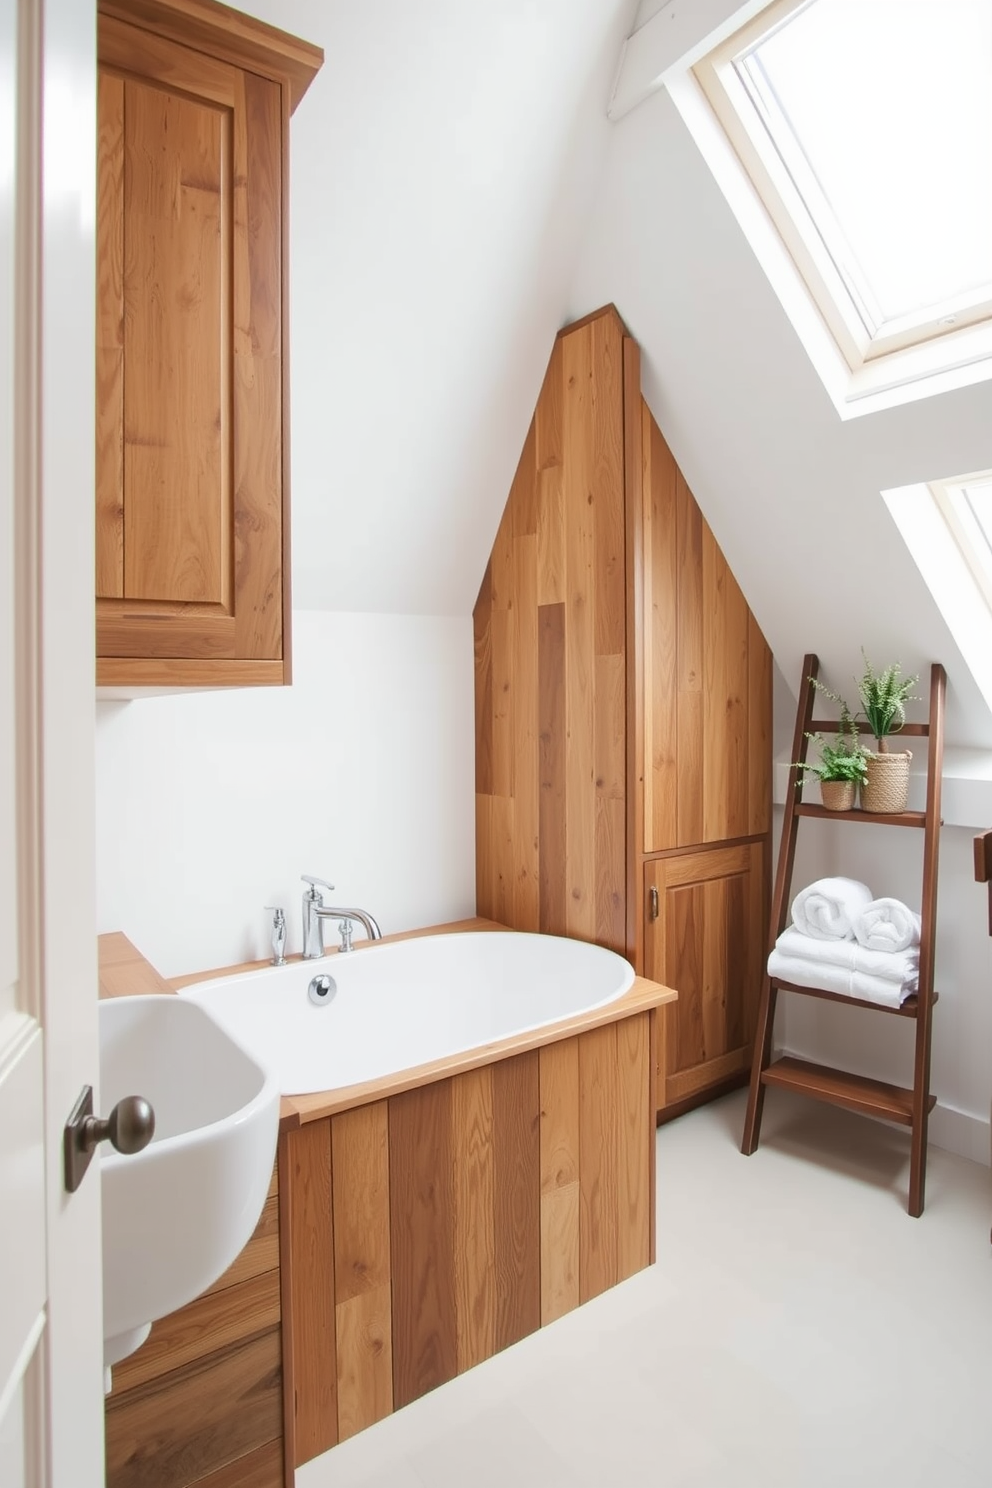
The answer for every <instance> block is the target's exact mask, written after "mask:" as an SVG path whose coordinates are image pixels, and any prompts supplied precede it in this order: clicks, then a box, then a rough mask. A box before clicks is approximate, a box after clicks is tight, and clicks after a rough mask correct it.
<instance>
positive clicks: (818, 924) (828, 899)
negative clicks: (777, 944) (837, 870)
mask: <svg viewBox="0 0 992 1488" xmlns="http://www.w3.org/2000/svg"><path fill="white" fill-rule="evenodd" d="M870 903H871V889H870V888H869V887H868V885H867V884H863V883H861V882H859V880H858V879H856V878H818V879H817V880H816V883H811V884H810V885H809V887H808V888H805V889H803V890H802V891H801V893H799V894H797V895H796V897H795V899H793V901H792V923H793V924H794V925H795V927H796V929H797V930H801V931H802V933H803V934H804V935H810V936H812V937H813V939H814V940H853V939H854V931H853V930H852V929H851V924H852V922H853V920H854V919H855V917H856V916H857V915H859V914H860V913H861V911H862V910H863V909H866V908H867V907H868V905H869V904H870Z"/></svg>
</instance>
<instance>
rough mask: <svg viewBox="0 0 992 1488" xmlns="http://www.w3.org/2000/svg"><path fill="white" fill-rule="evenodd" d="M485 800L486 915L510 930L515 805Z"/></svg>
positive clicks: (505, 798)
mask: <svg viewBox="0 0 992 1488" xmlns="http://www.w3.org/2000/svg"><path fill="white" fill-rule="evenodd" d="M482 799H486V798H485V797H483V798H482ZM488 801H489V813H488V816H489V842H490V847H491V849H492V882H491V885H490V888H491V903H492V909H491V911H490V915H491V918H492V919H494V920H496V921H497V922H498V923H499V924H500V925H509V926H510V927H511V928H513V882H514V872H515V870H514V862H515V853H514V842H515V840H516V834H515V832H514V804H515V803H514V802H513V801H512V800H511V799H510V798H509V797H508V796H489V797H488Z"/></svg>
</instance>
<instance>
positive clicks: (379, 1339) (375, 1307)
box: [335, 1283, 393, 1441]
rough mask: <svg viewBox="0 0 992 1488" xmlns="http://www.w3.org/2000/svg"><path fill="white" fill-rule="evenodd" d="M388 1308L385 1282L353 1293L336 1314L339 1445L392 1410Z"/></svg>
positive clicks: (390, 1320) (389, 1310) (390, 1328)
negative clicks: (382, 1284) (383, 1284)
mask: <svg viewBox="0 0 992 1488" xmlns="http://www.w3.org/2000/svg"><path fill="white" fill-rule="evenodd" d="M391 1307H392V1297H391V1292H390V1288H389V1284H388V1283H387V1284H386V1285H385V1286H378V1287H372V1288H371V1289H368V1290H366V1291H362V1292H357V1293H356V1294H355V1295H354V1296H353V1297H349V1298H348V1300H347V1301H346V1302H339V1303H338V1304H337V1307H336V1309H335V1321H336V1328H337V1349H338V1440H339V1441H347V1439H348V1437H349V1436H354V1435H355V1433H356V1431H364V1429H365V1428H366V1426H372V1425H374V1424H375V1422H376V1421H381V1420H382V1418H383V1416H388V1415H389V1414H390V1412H391V1411H392V1409H393V1361H392V1352H391V1349H390V1341H391V1337H392V1317H391Z"/></svg>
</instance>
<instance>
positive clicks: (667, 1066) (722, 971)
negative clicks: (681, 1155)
mask: <svg viewBox="0 0 992 1488" xmlns="http://www.w3.org/2000/svg"><path fill="white" fill-rule="evenodd" d="M765 852H766V848H765V844H764V843H762V842H746V843H742V844H738V845H735V846H729V847H715V848H707V849H704V850H701V851H699V852H687V853H679V854H676V855H674V856H672V857H667V858H657V859H655V860H654V861H651V862H648V863H646V864H645V896H644V898H645V905H646V914H647V924H646V927H645V968H644V974H645V976H647V977H651V978H653V979H654V980H655V981H659V982H664V983H665V984H666V985H667V986H669V987H674V988H675V989H676V990H677V991H678V994H679V998H678V1002H676V1003H672V1004H670V1005H669V1006H668V1007H665V1008H663V1009H659V1014H660V1016H661V1018H662V1020H663V1021H662V1030H661V1032H662V1036H661V1038H660V1039H659V1068H658V1103H659V1110H661V1111H663V1110H664V1109H665V1107H666V1106H672V1105H675V1104H676V1103H678V1102H681V1101H684V1100H687V1099H689V1098H690V1097H693V1096H696V1095H698V1094H700V1093H701V1092H704V1091H706V1090H708V1089H709V1088H710V1087H711V1086H715V1085H718V1084H720V1083H721V1082H723V1081H726V1080H729V1079H732V1078H733V1077H734V1076H736V1075H741V1074H742V1073H744V1072H746V1071H747V1070H748V1069H749V1068H750V1064H751V1047H752V1042H753V1038H754V1019H755V1012H756V1008H757V1001H758V992H759V989H760V984H761V966H762V958H763V955H764V945H765V931H766V920H767V913H766V900H767V895H766V885H765ZM652 891H654V892H652ZM655 902H656V904H657V915H656V916H654V917H653V906H654V904H655Z"/></svg>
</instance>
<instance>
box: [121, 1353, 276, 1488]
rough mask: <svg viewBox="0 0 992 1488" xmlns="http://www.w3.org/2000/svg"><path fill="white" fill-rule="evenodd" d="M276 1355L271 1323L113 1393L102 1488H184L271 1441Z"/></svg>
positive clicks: (273, 1437) (272, 1486) (273, 1438)
mask: <svg viewBox="0 0 992 1488" xmlns="http://www.w3.org/2000/svg"><path fill="white" fill-rule="evenodd" d="M281 1352H282V1348H281V1337H280V1330H279V1329H278V1328H272V1329H270V1330H269V1332H267V1333H262V1334H260V1335H259V1336H258V1337H256V1338H252V1339H249V1340H248V1342H247V1343H235V1344H232V1345H231V1346H230V1347H229V1348H227V1349H224V1350H222V1351H221V1352H219V1353H212V1354H208V1355H207V1357H206V1358H204V1359H198V1360H197V1361H196V1362H195V1363H193V1364H189V1365H187V1366H186V1367H185V1368H184V1369H177V1370H174V1371H173V1372H172V1373H170V1374H168V1375H165V1376H163V1377H162V1378H161V1379H156V1380H151V1381H150V1382H149V1383H148V1384H145V1385H140V1386H138V1388H137V1389H134V1390H128V1391H125V1392H124V1393H123V1394H122V1395H121V1396H120V1397H119V1398H116V1397H112V1398H111V1400H110V1401H109V1402H108V1408H107V1488H151V1485H154V1488H188V1485H190V1484H193V1483H195V1482H196V1481H197V1480H198V1479H200V1478H203V1477H206V1476H207V1475H208V1474H209V1473H212V1472H216V1471H217V1470H218V1469H219V1468H220V1467H224V1466H226V1465H228V1464H230V1463H234V1462H236V1461H237V1460H238V1459H239V1458H241V1457H244V1456H246V1454H248V1453H251V1452H255V1451H256V1450H257V1449H258V1448H260V1447H263V1446H265V1445H267V1444H268V1443H271V1442H275V1441H277V1440H278V1439H279V1438H280V1437H281V1435H282V1368H281ZM280 1481H281V1479H280V1478H279V1477H277V1478H275V1479H273V1480H272V1482H271V1484H267V1485H266V1488H278V1485H279V1483H280Z"/></svg>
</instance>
